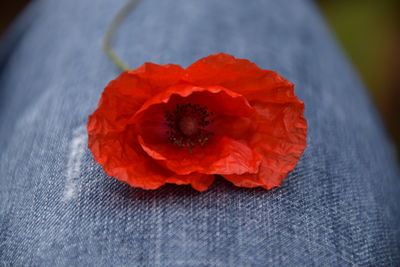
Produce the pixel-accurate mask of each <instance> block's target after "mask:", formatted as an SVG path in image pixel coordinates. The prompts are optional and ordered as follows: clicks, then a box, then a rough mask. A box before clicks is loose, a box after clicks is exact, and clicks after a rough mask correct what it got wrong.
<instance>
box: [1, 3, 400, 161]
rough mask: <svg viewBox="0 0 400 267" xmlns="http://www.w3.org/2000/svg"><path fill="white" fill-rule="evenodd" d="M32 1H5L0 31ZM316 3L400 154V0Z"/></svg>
mask: <svg viewBox="0 0 400 267" xmlns="http://www.w3.org/2000/svg"><path fill="white" fill-rule="evenodd" d="M29 2H30V0H13V1H2V2H1V4H0V34H1V33H3V32H4V31H5V30H6V29H7V27H8V26H9V25H10V23H11V22H12V20H13V19H14V18H15V17H16V16H17V15H18V13H19V12H20V11H21V10H22V9H23V8H24V7H25V5H27V4H28V3H29ZM316 2H317V4H318V5H319V6H320V9H321V11H322V12H323V14H324V15H325V17H326V20H327V23H328V24H329V26H330V27H331V29H332V31H333V32H334V33H335V34H336V37H337V39H338V40H339V42H340V43H341V45H342V47H343V49H344V50H345V52H346V53H347V55H348V56H349V58H350V60H351V61H352V63H353V65H354V66H355V67H356V69H357V70H358V71H359V73H360V75H361V77H362V78H363V80H364V82H365V84H366V86H367V87H368V89H369V91H370V94H371V95H372V97H373V99H374V101H375V104H376V106H377V107H378V109H379V111H380V113H381V115H382V117H383V119H384V121H385V124H386V127H387V129H388V130H389V133H390V135H391V136H392V138H393V140H394V141H395V143H396V146H397V151H398V155H400V103H398V102H399V101H400V72H399V71H398V70H400V52H399V48H400V18H399V17H400V1H399V0H316ZM360 116H362V114H360ZM398 158H400V157H398Z"/></svg>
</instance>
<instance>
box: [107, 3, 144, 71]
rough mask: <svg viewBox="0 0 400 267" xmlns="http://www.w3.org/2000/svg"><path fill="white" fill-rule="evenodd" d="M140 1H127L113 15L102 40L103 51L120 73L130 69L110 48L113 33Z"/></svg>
mask: <svg viewBox="0 0 400 267" xmlns="http://www.w3.org/2000/svg"><path fill="white" fill-rule="evenodd" d="M139 2H140V0H129V1H128V2H127V3H126V4H125V5H124V6H123V7H122V8H121V9H120V10H119V11H118V13H117V15H115V17H114V18H113V20H112V21H111V24H110V26H109V27H108V29H107V32H106V34H105V35H104V39H103V49H104V51H105V52H106V53H107V55H108V57H109V58H110V60H111V61H112V62H113V63H114V64H115V65H116V66H117V67H118V68H119V69H121V70H122V71H126V70H130V69H131V68H130V67H129V66H128V65H127V64H125V63H124V62H123V61H122V60H121V59H120V58H119V57H118V56H117V54H116V53H115V52H114V50H113V49H112V47H111V41H112V38H113V36H114V33H115V31H116V30H117V29H118V26H119V25H120V24H121V22H122V21H123V20H124V18H125V17H126V16H127V15H128V14H129V12H130V11H131V10H132V9H133V8H135V7H136V6H137V4H138V3H139Z"/></svg>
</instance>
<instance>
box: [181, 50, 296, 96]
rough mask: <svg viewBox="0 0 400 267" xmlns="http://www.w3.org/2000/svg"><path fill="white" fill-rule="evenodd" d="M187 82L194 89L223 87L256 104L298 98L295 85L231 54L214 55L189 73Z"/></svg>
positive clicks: (188, 70) (202, 61)
mask: <svg viewBox="0 0 400 267" xmlns="http://www.w3.org/2000/svg"><path fill="white" fill-rule="evenodd" d="M185 79H186V80H187V81H188V82H189V83H192V84H194V85H199V86H206V85H220V86H223V87H225V88H227V89H229V90H232V91H234V92H237V93H239V94H241V95H243V96H244V97H245V98H246V99H247V100H248V101H249V102H252V101H254V100H256V101H258V100H265V101H284V102H286V101H287V98H288V97H289V98H292V97H294V93H293V84H292V83H290V82H289V81H287V80H286V79H284V78H282V77H281V76H280V75H279V74H278V73H276V72H274V71H270V70H263V69H260V68H259V67H258V66H257V65H256V64H254V63H252V62H250V61H249V60H247V59H237V58H235V57H233V56H231V55H228V54H223V53H219V54H214V55H210V56H207V57H205V58H202V59H200V60H198V61H197V62H195V63H193V64H192V65H191V66H189V67H188V68H187V69H186V76H185Z"/></svg>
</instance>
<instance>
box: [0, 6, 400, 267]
mask: <svg viewBox="0 0 400 267" xmlns="http://www.w3.org/2000/svg"><path fill="white" fill-rule="evenodd" d="M124 3H125V1H124V0H115V1H114V0H113V1H110V0H96V1H91V0H62V1H61V0H41V1H36V2H33V3H32V4H31V6H30V7H29V8H28V9H27V10H26V11H25V12H24V14H23V15H22V16H21V17H20V18H19V20H18V21H17V22H16V23H15V24H14V25H13V27H12V28H11V29H10V31H9V32H8V33H7V35H6V36H4V39H3V42H2V48H1V50H0V51H1V72H0V265H1V266H22V265H25V266H29V265H30V266H111V265H114V266H124V265H126V266H132V265H133V266H264V265H268V266H275V265H276V266H279V265H282V266H291V265H296V266H299V265H306V266H309V265H317V266H320V265H333V266H350V265H399V264H400V249H399V247H400V229H399V226H400V206H399V205H400V201H399V196H400V177H399V171H398V168H397V166H396V164H397V163H396V160H395V157H394V153H393V149H392V144H391V143H390V141H388V138H387V135H386V133H385V131H384V130H383V127H382V123H381V121H380V120H379V118H378V117H377V115H376V112H375V109H374V108H373V105H372V104H371V102H370V100H369V98H368V96H367V95H366V93H365V90H364V88H363V85H362V83H361V82H360V80H359V79H358V78H357V74H356V73H355V72H354V70H353V69H352V67H351V66H350V65H349V63H348V61H347V59H346V57H345V56H344V55H343V54H342V52H341V50H340V49H339V48H338V45H337V44H336V41H335V40H334V39H333V38H332V36H331V35H330V33H329V31H328V30H327V27H326V25H325V22H324V19H323V18H322V17H321V15H320V14H319V11H318V10H317V9H316V7H315V5H314V3H313V2H310V1H306V0H298V1H293V0H269V1H265V0H252V1H245V0H201V1H199V0H144V1H143V2H142V3H141V4H140V5H139V6H138V8H137V9H136V10H134V11H132V12H131V13H130V14H129V16H128V17H127V18H126V20H125V21H124V22H123V24H122V25H121V27H120V28H119V30H118V33H117V36H116V39H115V42H114V48H115V50H116V52H117V53H118V54H119V55H120V56H121V57H122V58H123V59H124V60H125V61H126V62H128V63H129V64H130V65H131V66H132V67H133V68H136V67H138V66H140V65H141V64H142V63H143V62H145V61H151V62H155V63H158V64H164V63H176V64H181V65H183V66H188V65H189V64H191V63H192V62H194V61H195V60H197V59H199V58H201V57H204V56H207V55H209V54H213V53H217V52H225V53H229V54H233V55H235V56H236V57H239V58H248V59H249V60H251V61H253V62H255V63H257V64H258V65H259V66H260V67H261V68H265V69H272V70H276V71H278V72H279V73H280V74H282V75H283V76H284V77H285V78H287V79H288V80H290V81H292V82H294V83H295V84H296V94H297V95H298V96H299V98H300V99H302V100H303V101H304V102H305V106H306V111H305V115H306V117H307V120H308V123H309V136H308V147H307V149H306V151H305V153H304V155H303V157H302V158H301V160H300V162H299V164H298V166H297V167H296V169H295V170H294V171H293V172H291V173H290V174H289V176H288V177H287V179H286V180H285V181H284V183H283V185H282V186H281V187H279V188H276V189H273V190H270V191H266V190H263V189H244V188H237V187H234V186H233V185H231V184H230V183H229V182H226V181H224V180H222V179H219V180H218V181H217V182H216V183H215V184H214V185H213V186H212V187H211V188H210V189H209V190H208V191H206V192H204V193H198V192H196V191H194V190H192V189H191V188H190V187H188V186H175V185H168V186H165V187H163V188H161V189H159V190H155V191H144V190H141V189H134V188H131V187H129V186H128V185H126V184H124V183H121V182H118V181H116V180H114V179H110V178H108V177H107V176H106V175H105V174H104V172H103V171H102V169H101V167H100V166H98V165H97V164H95V163H94V162H93V159H92V156H91V153H90V152H89V150H88V149H87V135H86V129H85V124H86V120H87V116H88V114H90V113H91V112H92V111H93V110H94V109H95V108H96V106H97V102H98V100H99V97H100V94H101V92H102V90H103V88H104V86H105V85H106V84H107V83H108V81H110V80H111V79H113V78H114V77H116V76H117V75H118V74H119V72H118V70H117V69H116V68H115V66H114V65H113V64H112V63H111V62H110V61H109V59H108V58H107V56H106V55H105V53H104V52H103V50H102V47H101V40H102V37H103V35H104V33H105V30H106V27H107V26H108V24H109V23H110V21H111V19H112V17H113V16H114V14H115V13H116V11H117V10H118V9H119V8H120V7H121V6H122V5H124Z"/></svg>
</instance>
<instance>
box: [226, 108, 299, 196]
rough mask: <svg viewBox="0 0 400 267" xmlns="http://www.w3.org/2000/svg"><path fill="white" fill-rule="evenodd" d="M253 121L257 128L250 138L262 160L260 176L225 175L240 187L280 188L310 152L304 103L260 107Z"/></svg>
mask: <svg viewBox="0 0 400 267" xmlns="http://www.w3.org/2000/svg"><path fill="white" fill-rule="evenodd" d="M255 108H256V110H257V114H256V115H255V116H254V118H253V119H252V121H253V123H254V125H256V128H255V129H254V130H253V131H252V132H251V134H250V135H249V136H248V140H249V146H250V147H251V148H252V149H253V150H254V151H256V152H257V153H258V154H259V155H261V157H262V163H261V166H260V171H259V172H258V173H257V174H243V175H224V177H225V178H226V179H228V180H230V181H231V182H233V183H234V184H235V185H237V186H244V187H257V186H261V187H264V188H267V189H270V188H272V187H275V186H278V185H280V184H281V182H282V181H283V179H284V178H285V177H286V176H287V174H288V172H290V171H291V170H293V169H294V168H295V166H296V164H297V162H298V161H299V159H300V157H301V155H302V153H303V152H304V150H305V148H306V145H307V144H306V137H307V122H306V120H305V118H304V116H303V110H304V105H303V103H302V102H301V101H298V102H292V103H286V104H274V105H272V104H259V105H257V106H255Z"/></svg>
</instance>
